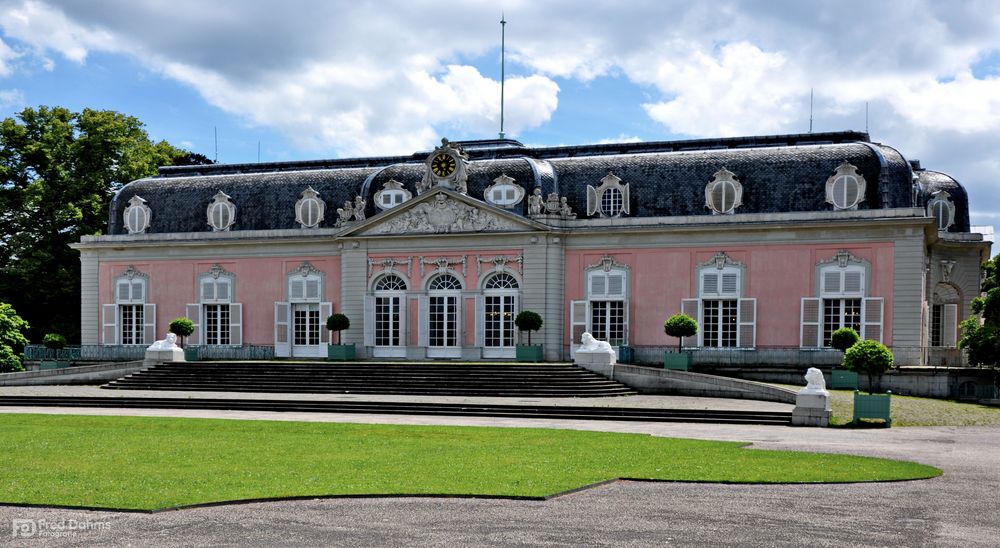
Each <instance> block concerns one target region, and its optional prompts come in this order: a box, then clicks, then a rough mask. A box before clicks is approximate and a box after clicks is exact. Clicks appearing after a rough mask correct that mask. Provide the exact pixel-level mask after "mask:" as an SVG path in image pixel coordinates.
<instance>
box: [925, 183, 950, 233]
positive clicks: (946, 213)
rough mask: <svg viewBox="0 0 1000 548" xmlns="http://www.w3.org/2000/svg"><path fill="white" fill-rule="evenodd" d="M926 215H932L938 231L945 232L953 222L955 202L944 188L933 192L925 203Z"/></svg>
mask: <svg viewBox="0 0 1000 548" xmlns="http://www.w3.org/2000/svg"><path fill="white" fill-rule="evenodd" d="M927 215H928V216H930V217H934V219H935V221H936V223H935V224H936V225H937V229H938V231H939V232H946V231H947V230H948V227H950V226H951V225H952V224H954V223H955V204H954V202H952V201H951V195H950V194H948V192H947V191H945V190H942V191H939V192H935V193H934V195H933V198H931V201H930V202H928V203H927Z"/></svg>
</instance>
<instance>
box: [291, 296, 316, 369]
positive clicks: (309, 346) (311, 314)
mask: <svg viewBox="0 0 1000 548" xmlns="http://www.w3.org/2000/svg"><path fill="white" fill-rule="evenodd" d="M320 321H321V318H320V313H319V303H295V304H292V357H299V358H301V357H308V356H315V355H316V353H317V351H316V349H317V347H318V346H319V344H320V333H321V330H322V329H323V326H322V325H321V324H320Z"/></svg>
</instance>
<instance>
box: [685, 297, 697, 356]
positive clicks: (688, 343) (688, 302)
mask: <svg viewBox="0 0 1000 548" xmlns="http://www.w3.org/2000/svg"><path fill="white" fill-rule="evenodd" d="M681 313H682V314H687V315H688V316H691V317H692V318H694V321H696V322H698V334H697V335H695V336H693V337H684V338H683V339H681V346H684V347H688V348H694V347H697V346H698V340H699V339H700V337H701V301H700V299H682V300H681Z"/></svg>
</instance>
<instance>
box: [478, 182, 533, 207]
mask: <svg viewBox="0 0 1000 548" xmlns="http://www.w3.org/2000/svg"><path fill="white" fill-rule="evenodd" d="M524 194H525V190H524V187H523V186H521V185H519V184H517V183H516V182H514V178H513V177H510V176H508V175H507V174H506V173H504V174H501V175H500V176H499V177H497V178H496V179H493V184H492V185H490V186H488V187H486V190H484V191H483V197H484V198H486V201H487V202H489V203H491V204H493V205H495V206H497V207H503V208H511V207H514V206H516V205H517V204H519V203H521V200H523V199H524Z"/></svg>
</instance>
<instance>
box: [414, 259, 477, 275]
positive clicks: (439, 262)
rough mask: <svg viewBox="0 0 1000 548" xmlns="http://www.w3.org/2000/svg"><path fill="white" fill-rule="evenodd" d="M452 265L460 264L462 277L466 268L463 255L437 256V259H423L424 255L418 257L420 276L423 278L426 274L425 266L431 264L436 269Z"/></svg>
mask: <svg viewBox="0 0 1000 548" xmlns="http://www.w3.org/2000/svg"><path fill="white" fill-rule="evenodd" d="M453 265H462V277H463V278H464V277H465V275H466V272H467V270H468V268H467V266H466V260H465V255H462V256H461V257H458V258H455V257H438V258H437V259H425V258H424V257H420V277H421V278H423V277H424V276H425V275H426V269H425V268H424V267H425V266H433V267H434V268H435V269H437V270H447V269H448V267H450V266H453Z"/></svg>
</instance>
